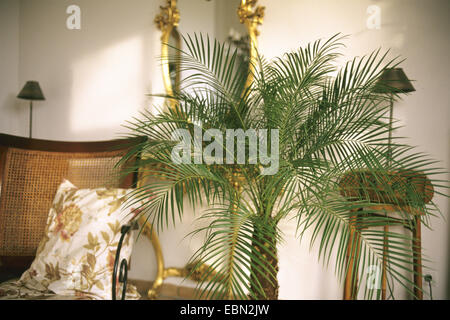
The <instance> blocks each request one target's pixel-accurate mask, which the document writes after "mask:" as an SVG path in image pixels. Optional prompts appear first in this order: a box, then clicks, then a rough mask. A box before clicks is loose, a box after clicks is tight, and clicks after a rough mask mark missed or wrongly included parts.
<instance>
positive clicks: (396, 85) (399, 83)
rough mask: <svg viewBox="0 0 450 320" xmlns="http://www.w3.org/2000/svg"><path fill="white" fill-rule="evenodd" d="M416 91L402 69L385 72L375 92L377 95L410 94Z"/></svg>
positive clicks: (390, 69) (391, 69)
mask: <svg viewBox="0 0 450 320" xmlns="http://www.w3.org/2000/svg"><path fill="white" fill-rule="evenodd" d="M413 91H416V89H414V87H413V85H412V84H411V81H409V79H408V77H407V76H406V74H405V72H404V71H403V69H402V68H389V69H385V70H383V73H382V74H381V76H380V78H379V79H378V82H377V83H376V84H375V88H374V92H377V93H408V92H413Z"/></svg>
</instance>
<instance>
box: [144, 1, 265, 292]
mask: <svg viewBox="0 0 450 320" xmlns="http://www.w3.org/2000/svg"><path fill="white" fill-rule="evenodd" d="M256 3H257V0H241V4H240V5H239V7H238V10H237V13H238V17H239V20H240V22H241V23H242V24H244V25H245V26H246V28H247V30H248V34H249V39H250V57H249V58H250V66H249V68H250V72H249V76H248V78H247V81H246V86H249V85H250V84H251V82H252V81H253V73H254V71H255V62H256V61H257V56H258V52H257V46H258V42H257V37H258V35H259V31H258V30H257V27H258V26H259V25H261V24H262V22H263V17H264V9H265V7H261V6H256ZM160 9H161V12H160V13H159V14H158V15H157V16H156V18H155V23H156V25H157V27H158V29H159V30H161V32H162V35H161V61H162V74H163V82H164V87H165V91H166V94H167V95H168V96H171V95H173V93H174V89H175V90H176V91H177V90H179V86H180V77H181V75H180V69H179V64H177V66H175V68H176V69H173V67H172V70H171V66H170V60H169V57H170V53H169V51H170V49H171V47H172V46H171V45H169V44H170V40H171V37H173V40H174V41H175V46H174V47H175V48H178V49H181V37H180V34H179V32H178V30H177V26H178V23H179V21H180V12H179V10H178V8H177V1H176V0H166V5H165V6H160ZM172 49H173V48H172ZM175 54H179V51H175ZM171 72H175V77H174V82H172V79H171ZM168 105H169V107H170V108H175V107H176V101H174V100H170V99H169V100H168ZM139 180H140V182H141V183H142V179H139ZM238 180H239V179H236V189H237V190H238V191H239V190H240V189H241V188H240V186H239V182H238ZM140 224H141V225H142V226H144V229H143V233H144V235H146V236H147V237H148V238H149V239H150V240H151V242H152V246H153V249H154V251H155V257H156V261H157V275H156V278H155V280H154V281H153V285H152V287H151V288H150V290H149V291H148V293H147V295H148V298H150V299H156V298H157V296H158V294H159V291H160V290H161V286H162V284H163V281H164V279H166V278H167V277H189V278H190V279H191V280H194V281H200V280H201V279H202V278H203V275H204V274H208V278H214V277H216V273H215V272H214V271H213V270H211V267H209V266H208V265H206V264H202V263H200V264H199V266H197V263H192V264H187V265H186V266H185V267H184V268H166V267H165V265H164V257H163V252H162V249H161V244H160V242H159V238H158V236H157V234H156V230H155V229H154V228H153V227H152V225H151V224H150V223H148V222H147V220H146V218H145V217H142V218H141V219H140ZM194 268H195V270H194Z"/></svg>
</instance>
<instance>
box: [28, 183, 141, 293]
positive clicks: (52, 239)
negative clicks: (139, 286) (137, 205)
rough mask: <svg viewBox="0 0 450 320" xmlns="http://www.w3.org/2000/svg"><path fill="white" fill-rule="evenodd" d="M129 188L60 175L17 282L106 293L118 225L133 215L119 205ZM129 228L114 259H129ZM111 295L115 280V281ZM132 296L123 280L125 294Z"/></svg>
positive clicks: (63, 290) (54, 289) (61, 290)
mask: <svg viewBox="0 0 450 320" xmlns="http://www.w3.org/2000/svg"><path fill="white" fill-rule="evenodd" d="M130 191H131V190H130V189H106V188H100V189H78V188H77V187H75V186H74V185H73V184H72V183H70V182H69V181H67V180H65V181H64V182H63V183H62V184H61V185H60V187H59V188H58V191H57V193H56V196H55V199H54V201H53V205H52V208H51V209H50V212H49V215H48V218H47V227H46V230H45V235H44V238H43V239H42V240H41V242H40V244H39V247H38V250H37V252H36V258H35V260H34V261H33V263H32V264H31V266H30V268H29V269H28V270H27V271H25V272H24V274H23V275H22V277H21V278H20V282H22V283H24V284H27V283H36V282H38V283H39V284H41V285H42V286H43V287H44V288H47V289H48V290H51V291H52V292H54V293H56V294H58V295H65V296H67V295H75V296H86V297H90V298H92V299H111V298H112V292H111V291H112V273H113V267H114V258H115V255H116V250H117V244H118V242H119V239H120V235H121V233H120V229H121V227H122V226H123V225H125V224H127V223H128V222H130V221H131V220H132V219H133V218H134V215H135V212H136V211H135V210H133V208H124V203H125V200H126V197H127V195H128V193H129V192H130ZM132 247H133V237H132V235H131V232H129V233H128V234H127V236H126V237H125V238H124V241H123V244H122V249H121V255H120V260H119V263H120V261H122V259H123V258H125V259H127V261H129V259H130V255H131V251H132ZM116 283H117V285H116V288H117V291H116V292H117V298H120V297H121V290H122V289H121V287H122V286H121V285H120V284H119V283H118V282H116ZM133 298H134V299H137V298H139V294H138V293H137V290H136V288H135V287H134V286H132V285H128V290H127V299H133Z"/></svg>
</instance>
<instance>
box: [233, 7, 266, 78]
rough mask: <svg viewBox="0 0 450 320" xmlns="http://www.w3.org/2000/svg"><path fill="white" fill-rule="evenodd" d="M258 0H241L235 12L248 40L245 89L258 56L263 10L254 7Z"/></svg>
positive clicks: (251, 76) (262, 8) (263, 8)
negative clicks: (248, 68)
mask: <svg viewBox="0 0 450 320" xmlns="http://www.w3.org/2000/svg"><path fill="white" fill-rule="evenodd" d="M257 2H258V0H241V4H240V5H239V8H238V10H237V14H238V17H239V21H240V22H241V23H242V24H244V25H245V26H246V27H247V31H248V35H249V38H250V57H249V58H250V73H249V76H248V78H247V82H246V87H248V86H249V85H250V84H251V82H252V80H253V73H254V71H255V65H254V64H255V62H256V59H257V56H258V51H257V48H258V36H259V31H258V26H259V25H261V24H262V23H263V20H264V10H265V9H266V8H265V7H263V6H256V3H257Z"/></svg>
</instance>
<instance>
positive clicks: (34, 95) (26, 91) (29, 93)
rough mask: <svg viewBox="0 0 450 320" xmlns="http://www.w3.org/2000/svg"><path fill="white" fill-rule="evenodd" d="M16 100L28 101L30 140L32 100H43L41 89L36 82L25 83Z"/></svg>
mask: <svg viewBox="0 0 450 320" xmlns="http://www.w3.org/2000/svg"><path fill="white" fill-rule="evenodd" d="M17 98H19V99H24V100H30V138H31V134H32V127H33V100H45V97H44V95H43V94H42V90H41V87H40V86H39V82H37V81H27V83H25V85H24V86H23V88H22V90H21V91H20V92H19V94H18V95H17Z"/></svg>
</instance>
